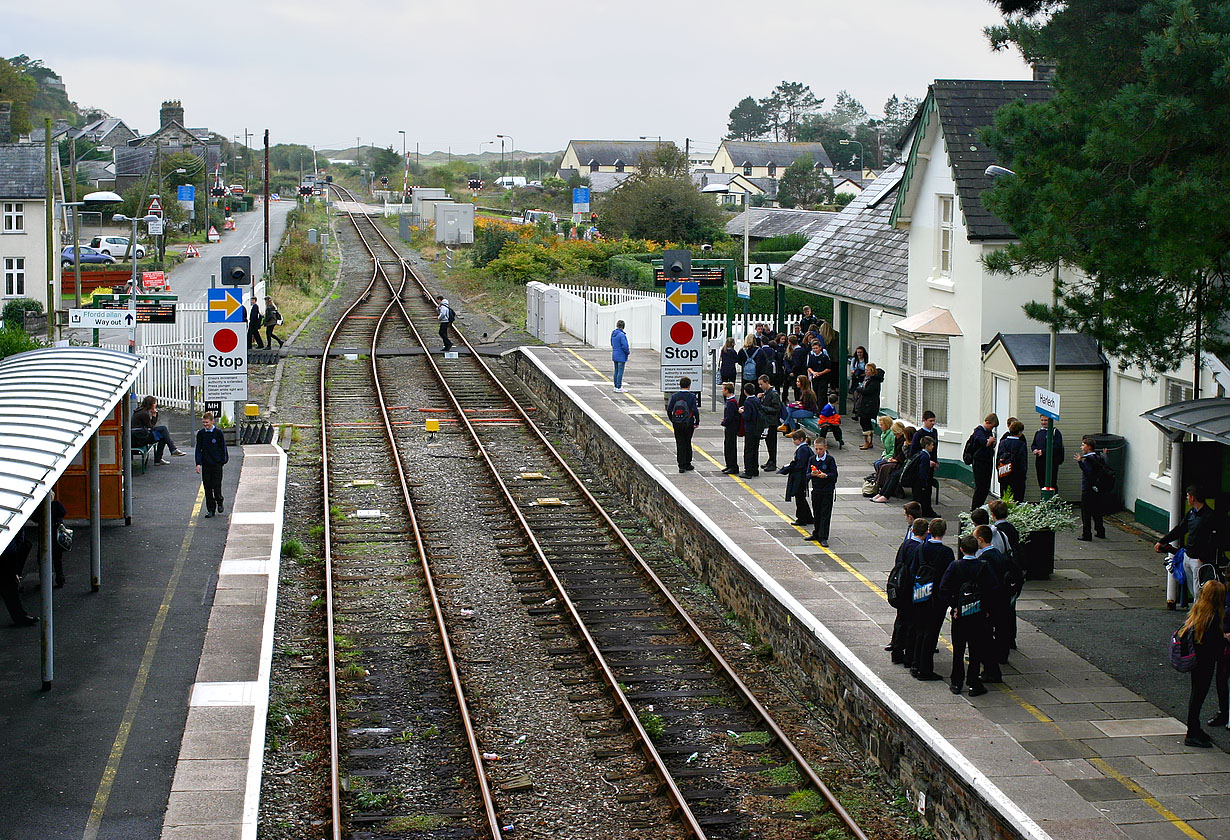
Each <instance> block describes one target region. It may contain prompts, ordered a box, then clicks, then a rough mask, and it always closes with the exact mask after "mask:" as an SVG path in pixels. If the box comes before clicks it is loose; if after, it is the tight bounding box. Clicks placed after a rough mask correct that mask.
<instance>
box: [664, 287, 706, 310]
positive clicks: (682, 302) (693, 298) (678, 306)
mask: <svg viewBox="0 0 1230 840" xmlns="http://www.w3.org/2000/svg"><path fill="white" fill-rule="evenodd" d="M666 314H667V315H699V314H700V283H698V282H696V281H692V282H685V283H667V284H666Z"/></svg>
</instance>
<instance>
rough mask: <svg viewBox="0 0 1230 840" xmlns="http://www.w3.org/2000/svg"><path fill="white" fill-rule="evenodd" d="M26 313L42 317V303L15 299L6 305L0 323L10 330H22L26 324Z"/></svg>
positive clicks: (0, 314) (28, 299)
mask: <svg viewBox="0 0 1230 840" xmlns="http://www.w3.org/2000/svg"><path fill="white" fill-rule="evenodd" d="M25 312H35V313H38V314H39V315H42V314H43V304H42V302H41V301H37V300H34V299H32V298H14V299H13V300H10V301H9V302H8V303H6V304H4V311H3V313H0V321H3V322H4V326H5V327H6V328H8V329H13V330H20V329H21V328H22V326H23V325H24V324H25V316H24V315H23V314H22V313H25Z"/></svg>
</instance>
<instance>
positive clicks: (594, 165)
mask: <svg viewBox="0 0 1230 840" xmlns="http://www.w3.org/2000/svg"><path fill="white" fill-rule="evenodd" d="M589 171H590V172H597V171H598V164H597V162H596V161H594V162H591V163H590V164H589Z"/></svg>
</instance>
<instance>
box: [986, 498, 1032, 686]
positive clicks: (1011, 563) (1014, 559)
mask: <svg viewBox="0 0 1230 840" xmlns="http://www.w3.org/2000/svg"><path fill="white" fill-rule="evenodd" d="M987 507H988V508H989V509H990V511H991V518H992V519H993V520H994V522H993V524H992V525H991V530H992V531H993V532H994V534H993V535H992V537H991V545H993V546H995V550H996V551H998V552H999V553H1000V554H1002V555H1003V557H1004V572H1005V573H1006V575H1007V577H1005V575H1004V574H1000V572H999V569H996V570H995V572H996V574H999V576H1000V581H999V582H1000V583H1001V584H1002V585H1003V587H1004V589H1005V590H1006V596H1007V601H1006V602H1005V603H1006V604H1007V606H1006V613H1005V615H1004V620H1003V631H1004V647H1003V648H1001V649H1000V651H999V655H1000V660H999V661H1000V662H1007V661H1008V651H1010V650H1016V599H1017V598H1019V597H1020V595H1021V590H1022V589H1024V587H1025V570H1024V569H1022V568H1021V532H1020V531H1018V530H1017V529H1016V526H1015V525H1013V524H1012V523H1011V522H1009V521H1008V505H1007V504H1006V503H1005V502H1004V500H1003V499H995V500H994V501H992V502H991V503H990V504H989V505H987Z"/></svg>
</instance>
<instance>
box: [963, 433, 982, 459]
mask: <svg viewBox="0 0 1230 840" xmlns="http://www.w3.org/2000/svg"><path fill="white" fill-rule="evenodd" d="M977 431H978V429H977V428H975V429H974V431H972V432H970V433H969V437H968V438H966V439H965V448H964V449H962V450H961V461H962V463H965V464H973V463H974V455H975V454H977V452H978V439H977V438H976V437H974V435H975V434H976V433H977Z"/></svg>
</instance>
